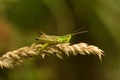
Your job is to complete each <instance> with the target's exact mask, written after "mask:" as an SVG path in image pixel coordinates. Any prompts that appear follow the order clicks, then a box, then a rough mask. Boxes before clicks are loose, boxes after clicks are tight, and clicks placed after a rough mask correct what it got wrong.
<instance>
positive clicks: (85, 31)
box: [72, 31, 88, 35]
mask: <svg viewBox="0 0 120 80" xmlns="http://www.w3.org/2000/svg"><path fill="white" fill-rule="evenodd" d="M86 32H88V31H80V32H77V33H73V34H72V35H77V34H81V33H86Z"/></svg>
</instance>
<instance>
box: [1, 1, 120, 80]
mask: <svg viewBox="0 0 120 80" xmlns="http://www.w3.org/2000/svg"><path fill="white" fill-rule="evenodd" d="M83 27H84V29H85V30H87V31H88V32H87V33H84V34H79V35H76V36H73V37H72V40H71V44H74V43H79V42H85V43H88V44H92V45H95V46H98V47H99V48H101V49H102V50H103V51H104V52H105V53H104V54H105V56H103V60H102V63H101V62H100V61H99V58H98V56H95V55H85V56H82V55H77V56H72V55H71V56H70V57H69V58H67V57H66V58H65V59H63V60H60V59H58V58H56V57H55V56H47V57H45V59H41V58H40V57H37V58H35V59H33V60H25V61H24V62H23V63H22V64H21V65H20V66H18V67H15V68H13V69H3V70H2V69H0V80H120V77H119V74H120V55H119V54H120V36H119V35H120V31H119V30H120V1H119V0H0V55H1V56H2V55H3V54H5V53H6V52H7V51H10V50H15V49H18V48H20V47H23V46H30V45H31V44H32V43H35V37H36V36H38V35H39V32H40V31H43V32H45V33H47V34H51V35H64V34H67V33H73V32H75V31H76V30H79V29H81V28H83Z"/></svg>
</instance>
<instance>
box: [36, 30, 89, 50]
mask: <svg viewBox="0 0 120 80" xmlns="http://www.w3.org/2000/svg"><path fill="white" fill-rule="evenodd" d="M85 32H87V31H81V32H77V33H73V34H66V35H63V36H53V35H47V34H45V33H44V32H42V31H41V32H40V33H41V34H40V37H36V40H37V41H38V42H39V43H40V44H43V45H42V47H41V48H40V50H43V49H45V48H46V47H47V46H49V45H55V44H61V43H69V41H70V40H71V37H72V36H73V35H76V34H80V33H85Z"/></svg>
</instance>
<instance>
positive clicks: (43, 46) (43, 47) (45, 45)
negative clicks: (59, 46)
mask: <svg viewBox="0 0 120 80" xmlns="http://www.w3.org/2000/svg"><path fill="white" fill-rule="evenodd" d="M48 45H49V43H45V44H43V45H42V47H41V48H39V49H38V50H39V51H41V50H43V49H45V48H46V47H47V46H48Z"/></svg>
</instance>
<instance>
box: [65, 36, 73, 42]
mask: <svg viewBox="0 0 120 80" xmlns="http://www.w3.org/2000/svg"><path fill="white" fill-rule="evenodd" d="M65 36H66V39H65V40H66V42H69V41H70V39H71V37H72V35H71V34H67V35H65Z"/></svg>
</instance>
